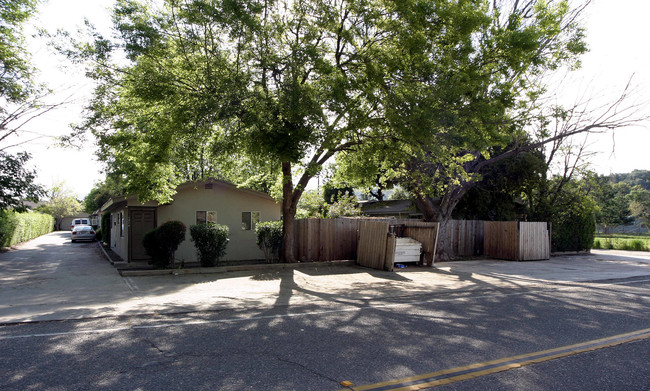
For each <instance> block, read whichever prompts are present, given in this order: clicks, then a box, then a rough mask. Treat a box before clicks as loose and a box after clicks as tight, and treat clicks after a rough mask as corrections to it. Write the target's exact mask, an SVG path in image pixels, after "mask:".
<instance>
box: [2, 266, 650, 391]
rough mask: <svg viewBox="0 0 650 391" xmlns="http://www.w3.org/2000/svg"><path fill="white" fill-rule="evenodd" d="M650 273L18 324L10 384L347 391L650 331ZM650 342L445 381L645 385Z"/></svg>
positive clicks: (475, 385)
mask: <svg viewBox="0 0 650 391" xmlns="http://www.w3.org/2000/svg"><path fill="white" fill-rule="evenodd" d="M649 288H650V283H649V281H647V280H643V279H642V280H640V279H630V280H626V281H617V282H610V283H606V284H574V285H570V286H568V285H557V286H554V285H549V286H547V287H545V288H539V289H525V290H514V289H505V290H486V291H484V292H482V293H481V294H477V293H471V294H463V293H458V294H455V295H450V296H448V297H441V298H424V297H407V298H402V299H400V300H390V301H376V302H375V301H369V302H368V303H367V304H366V305H363V306H349V305H337V304H336V303H332V304H331V305H328V306H306V307H298V308H288V307H284V308H272V309H268V310H264V311H259V310H254V309H253V310H245V309H242V310H226V311H216V312H201V313H189V314H184V315H175V316H134V317H125V318H104V319H94V320H77V321H53V322H41V323H31V324H30V323H27V324H15V325H7V326H4V327H2V328H0V351H2V352H3V353H2V355H1V357H0V378H2V379H3V381H2V383H1V384H0V389H2V390H17V389H39V390H59V389H62V390H68V389H78V390H87V389H105V390H161V389H166V390H187V389H197V390H280V389H282V390H336V389H341V388H343V387H341V386H340V382H342V381H345V380H347V381H351V382H353V383H354V384H355V385H365V384H375V383H378V382H382V381H388V380H392V379H398V378H404V377H409V376H414V375H418V374H424V373H429V372H433V371H438V370H443V369H448V368H455V367H459V366H466V365H470V364H473V363H478V362H484V361H488V360H493V359H498V358H505V357H511V356H515V355H519V354H525V353H532V352H537V351H542V350H546V349H551V348H556V347H560V346H565V345H571V344H575V343H579V342H585V341H589V340H594V339H598V338H604V337H608V336H612V335H618V334H622V333H626V332H632V331H636V330H641V329H645V328H648V326H649V325H650V311H648V309H649V304H650V303H649V301H650V300H649V298H648V289H649ZM649 357H650V340H649V339H643V340H640V341H638V342H629V343H626V344H623V345H620V346H614V347H607V348H603V349H600V350H596V351H593V352H587V353H580V354H577V355H574V356H570V357H567V358H560V359H556V360H553V361H548V362H544V363H539V364H532V365H529V366H525V367H523V368H519V369H512V370H510V371H506V372H502V373H497V374H491V375H488V376H482V377H479V378H475V379H471V380H465V381H461V382H457V383H453V384H449V385H446V386H443V387H440V388H441V389H447V390H476V389H489V390H521V389H526V390H550V389H573V390H585V389H599V390H603V389H608V390H644V389H648V385H649V384H650V366H649V365H648V364H649V363H648V358H649Z"/></svg>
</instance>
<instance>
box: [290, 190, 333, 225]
mask: <svg viewBox="0 0 650 391" xmlns="http://www.w3.org/2000/svg"><path fill="white" fill-rule="evenodd" d="M325 205H326V203H325V202H324V201H323V192H322V191H319V190H305V191H304V192H303V194H302V196H301V197H300V201H299V202H298V208H297V211H296V218H298V219H308V218H322V217H323V215H324V212H325Z"/></svg>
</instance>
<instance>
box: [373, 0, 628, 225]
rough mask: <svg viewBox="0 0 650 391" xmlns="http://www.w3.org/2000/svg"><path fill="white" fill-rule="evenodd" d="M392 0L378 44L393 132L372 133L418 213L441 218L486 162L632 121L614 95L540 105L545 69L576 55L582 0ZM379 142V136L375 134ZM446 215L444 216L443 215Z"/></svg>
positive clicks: (571, 61) (571, 62)
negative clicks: (599, 105) (573, 1)
mask: <svg viewBox="0 0 650 391" xmlns="http://www.w3.org/2000/svg"><path fill="white" fill-rule="evenodd" d="M428 4H429V6H428V7H423V6H422V3H421V2H418V1H406V2H400V3H399V6H398V5H395V9H393V10H391V11H392V12H393V13H394V15H395V17H394V18H392V19H391V21H390V22H389V23H395V24H399V26H395V27H394V28H393V31H395V32H396V33H395V34H394V35H391V36H390V39H388V40H387V44H386V45H384V46H383V47H382V48H381V49H382V50H383V52H382V53H383V55H384V57H383V58H382V59H381V61H379V63H380V64H381V65H382V67H381V68H380V70H379V71H381V72H384V73H383V75H382V76H383V79H384V82H383V83H384V88H383V89H381V93H382V106H383V107H384V109H385V118H386V125H387V127H388V132H389V133H390V134H391V136H392V137H391V138H389V139H388V143H387V145H382V143H373V145H374V146H375V148H376V149H381V150H389V151H391V153H389V154H382V156H384V157H385V159H386V164H385V166H387V167H391V168H392V169H393V170H397V178H398V183H399V184H400V185H402V186H404V187H405V188H407V189H408V190H409V191H410V192H411V193H413V195H414V196H415V200H416V203H417V205H418V208H419V209H420V210H421V211H422V212H423V214H424V216H425V219H426V220H429V221H440V222H442V223H444V222H445V221H447V220H448V219H449V218H450V217H451V216H452V213H453V211H454V209H455V208H456V206H457V205H458V203H459V202H460V200H461V199H462V197H463V196H464V195H465V194H466V193H467V192H468V191H469V190H470V189H471V188H472V187H473V186H474V185H475V184H476V183H477V181H479V180H480V178H481V175H482V173H483V172H484V170H485V168H486V167H488V166H489V165H492V164H495V163H497V162H499V161H502V160H504V159H507V158H508V157H511V156H514V155H516V154H518V153H520V152H523V151H533V150H536V149H539V148H542V147H544V146H546V145H553V144H555V143H557V142H561V141H562V140H565V139H567V138H568V137H570V136H572V135H575V134H580V133H585V132H589V131H592V130H594V129H603V128H610V127H618V126H623V125H625V124H627V123H630V117H628V116H627V113H626V114H623V112H624V110H617V109H622V108H621V106H622V103H621V101H617V102H615V103H613V104H612V106H611V107H608V108H606V109H605V113H604V114H603V113H602V112H601V113H598V114H599V115H595V116H594V115H591V114H593V113H591V112H589V110H587V109H586V108H585V107H584V106H581V105H576V106H574V107H570V108H566V109H564V108H561V107H553V106H550V107H549V106H547V105H545V104H544V102H543V99H541V97H542V96H544V94H545V92H546V91H545V88H546V86H545V85H544V83H543V81H544V80H543V76H544V75H545V74H546V73H548V72H550V71H553V70H555V69H558V68H559V67H563V66H567V67H574V66H577V65H578V56H579V55H580V54H582V53H584V52H585V50H586V48H585V45H584V37H583V29H582V28H581V27H580V26H579V25H578V24H577V22H576V21H577V20H578V16H579V15H580V12H582V10H583V7H578V8H577V9H571V8H570V6H569V3H568V2H567V1H556V2H552V3H550V2H546V1H528V2H514V3H511V2H499V1H496V2H485V1H466V2H430V3H428ZM383 142H384V143H385V142H386V141H385V140H384V141H383ZM443 225H444V224H443Z"/></svg>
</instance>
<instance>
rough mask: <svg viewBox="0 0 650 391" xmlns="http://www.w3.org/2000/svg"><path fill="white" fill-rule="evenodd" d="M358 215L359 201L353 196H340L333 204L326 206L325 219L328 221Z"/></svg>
mask: <svg viewBox="0 0 650 391" xmlns="http://www.w3.org/2000/svg"><path fill="white" fill-rule="evenodd" d="M360 215H361V209H360V208H359V200H357V197H355V196H354V194H340V195H339V196H338V199H337V200H336V201H335V202H333V203H331V204H328V205H327V218H329V219H335V218H337V217H341V216H360Z"/></svg>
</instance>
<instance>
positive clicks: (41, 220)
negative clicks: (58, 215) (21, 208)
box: [0, 211, 54, 247]
mask: <svg viewBox="0 0 650 391" xmlns="http://www.w3.org/2000/svg"><path fill="white" fill-rule="evenodd" d="M53 229H54V217H52V216H51V215H48V214H44V213H37V212H24V213H17V212H13V211H1V212H0V247H8V246H13V245H14V244H18V243H21V242H25V241H27V240H30V239H34V238H37V237H39V236H41V235H45V234H47V233H50V232H52V230H53Z"/></svg>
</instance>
